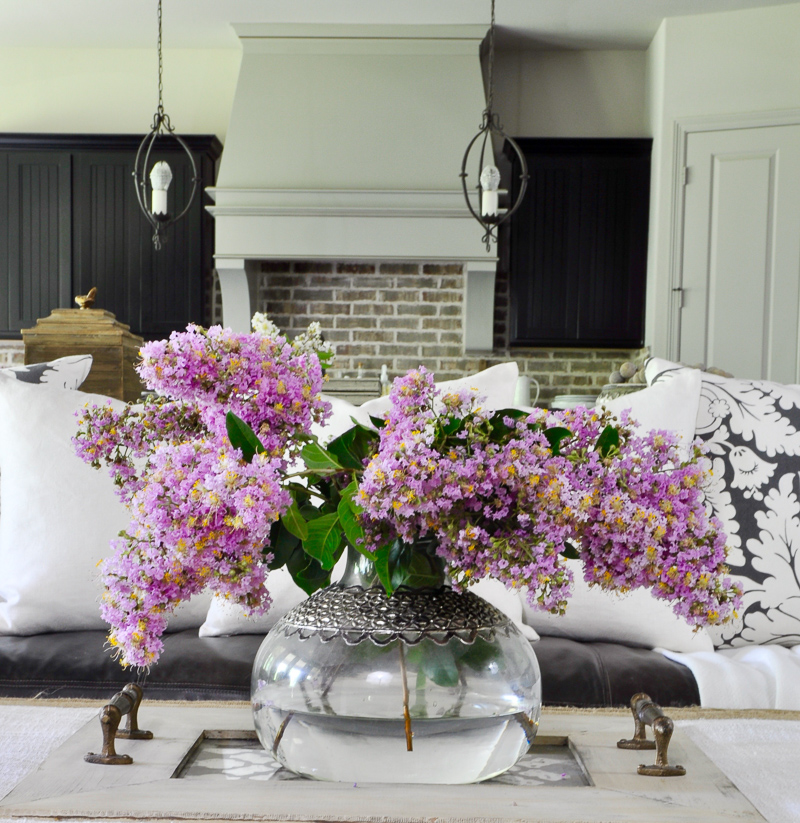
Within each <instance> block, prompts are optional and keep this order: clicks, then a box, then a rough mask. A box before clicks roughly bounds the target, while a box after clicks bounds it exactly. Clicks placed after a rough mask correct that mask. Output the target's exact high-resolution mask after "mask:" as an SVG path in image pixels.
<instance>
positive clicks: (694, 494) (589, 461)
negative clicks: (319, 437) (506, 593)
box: [358, 369, 739, 625]
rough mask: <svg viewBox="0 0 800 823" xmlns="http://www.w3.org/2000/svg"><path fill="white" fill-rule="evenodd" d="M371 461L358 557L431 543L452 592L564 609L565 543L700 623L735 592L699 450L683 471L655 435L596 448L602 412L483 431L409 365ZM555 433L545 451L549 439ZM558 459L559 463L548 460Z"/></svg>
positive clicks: (719, 611)
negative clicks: (478, 591) (484, 581)
mask: <svg viewBox="0 0 800 823" xmlns="http://www.w3.org/2000/svg"><path fill="white" fill-rule="evenodd" d="M391 399H392V409H391V411H390V412H389V414H388V417H387V421H386V425H385V427H384V428H383V429H382V431H381V442H380V449H379V452H378V454H377V455H376V456H375V457H374V458H373V459H372V460H371V461H370V463H369V465H368V466H367V468H366V470H365V472H364V476H363V479H362V481H361V484H360V487H359V493H358V502H359V504H360V506H361V507H362V510H363V516H362V520H363V524H364V527H365V531H366V534H367V547H368V548H369V549H371V550H376V549H377V548H378V547H380V546H381V545H383V544H385V543H386V542H387V541H388V540H391V539H394V538H396V537H400V538H402V539H403V540H405V541H406V542H413V540H414V539H415V537H418V536H419V537H422V536H425V535H429V534H431V535H433V536H435V537H436V539H437V541H438V546H439V548H438V552H439V554H440V555H441V556H442V557H444V558H445V559H446V561H447V564H448V566H449V568H450V571H451V574H452V576H453V579H454V581H455V582H456V583H457V584H459V585H469V583H470V582H472V581H474V580H477V579H479V578H482V577H485V576H492V577H496V578H499V579H501V580H503V581H504V582H505V583H506V584H507V585H508V586H512V587H520V588H525V589H527V590H528V597H529V600H530V602H531V603H532V604H536V605H538V606H539V607H541V608H543V609H547V610H549V611H553V612H562V611H563V610H564V608H565V607H566V601H567V598H568V596H569V593H570V587H571V583H572V580H571V575H570V572H569V570H568V568H567V567H566V565H565V562H564V557H563V556H562V555H561V553H560V552H561V550H562V547H563V546H564V544H565V542H566V541H573V542H574V543H575V544H576V545H577V547H578V549H579V552H580V557H581V560H582V561H583V566H584V569H585V576H586V579H587V580H589V581H590V582H592V583H596V584H599V585H601V586H604V587H606V588H610V589H618V590H623V591H625V590H628V589H632V588H638V587H647V588H650V589H651V590H652V592H653V594H654V595H655V596H656V597H661V598H664V599H667V600H671V601H673V602H674V609H675V611H676V613H678V614H680V615H682V616H683V617H684V618H685V619H686V620H687V621H688V622H689V623H691V624H694V625H702V624H708V623H716V622H721V621H724V620H727V619H729V618H730V617H731V616H732V614H733V610H734V609H735V608H736V606H737V604H738V602H739V593H738V590H737V589H736V588H735V586H734V585H733V584H732V583H731V581H730V580H729V579H728V578H726V577H725V572H726V569H725V566H724V560H725V536H724V534H723V533H722V532H721V530H720V526H719V523H718V522H716V521H714V520H710V519H709V518H708V517H707V515H706V511H705V507H704V502H703V494H702V485H703V480H704V469H703V466H702V465H701V463H700V462H699V461H698V458H699V457H700V454H699V451H696V454H695V457H694V458H693V459H692V460H691V461H690V462H688V463H687V464H681V463H680V461H679V460H678V456H677V451H676V448H675V442H674V440H673V439H671V436H670V435H668V434H667V433H665V432H661V433H659V432H651V433H650V434H648V435H647V436H644V437H640V436H637V435H635V434H634V433H633V430H632V428H631V427H630V426H628V425H626V421H623V424H622V425H621V426H620V427H619V433H620V438H619V444H618V446H614V447H613V448H610V449H607V450H603V449H601V448H598V447H597V444H598V440H599V438H600V436H601V434H602V432H603V431H604V429H605V428H606V426H607V425H608V424H609V422H614V421H612V420H611V418H610V416H609V415H607V414H603V413H600V412H597V411H592V410H587V409H583V408H579V409H575V410H571V411H566V412H561V413H557V412H554V413H548V412H545V411H542V410H537V411H536V412H534V413H533V414H531V415H530V416H529V417H527V418H523V419H519V420H515V419H512V418H511V417H510V416H509V417H507V418H505V420H503V421H500V423H501V426H502V427H503V428H501V429H499V433H498V425H497V421H495V422H494V424H493V422H492V419H491V418H490V415H489V414H488V413H487V412H485V411H484V410H482V409H481V408H480V406H479V400H478V398H476V397H475V396H473V393H470V392H462V393H460V394H459V395H451V396H445V397H443V398H441V399H439V398H437V390H436V389H435V387H434V383H433V376H432V375H431V374H429V373H427V372H426V371H425V369H420V370H419V371H415V372H410V373H409V374H408V375H407V376H406V377H405V378H402V379H397V380H396V381H395V383H394V387H393V390H392V394H391ZM556 427H563V428H564V429H567V430H568V432H565V437H564V439H563V440H561V442H560V446H559V448H558V449H556V450H551V447H550V441H549V440H548V439H547V436H546V434H545V430H546V429H553V428H556ZM554 451H555V452H557V453H554Z"/></svg>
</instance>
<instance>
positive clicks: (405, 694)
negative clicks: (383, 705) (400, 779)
mask: <svg viewBox="0 0 800 823" xmlns="http://www.w3.org/2000/svg"><path fill="white" fill-rule="evenodd" d="M398 648H399V649H400V671H401V673H402V675H403V718H404V719H405V724H406V751H408V752H413V751H414V744H413V742H412V737H413V732H412V731H411V712H410V711H409V709H408V672H407V671H406V656H405V652H404V651H403V641H402V640H400V641H399V646H398Z"/></svg>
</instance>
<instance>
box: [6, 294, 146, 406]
mask: <svg viewBox="0 0 800 823" xmlns="http://www.w3.org/2000/svg"><path fill="white" fill-rule="evenodd" d="M22 339H23V341H24V343H25V363H26V364H28V363H44V362H46V361H48V360H55V359H56V358H58V357H67V356H68V355H72V354H91V355H92V370H91V371H90V372H89V376H88V377H87V378H86V380H85V382H84V384H83V385H82V386H81V391H85V392H93V393H95V394H105V395H108V396H109V397H116V398H117V399H118V400H126V401H130V400H137V399H138V398H139V396H140V394H141V392H142V390H143V388H144V387H143V385H142V383H141V381H140V380H139V375H138V374H136V371H135V369H134V364H135V363H136V362H137V361H138V360H139V348H140V347H141V345H142V343H143V342H144V341H143V340H142V338H141V337H138V336H137V335H135V334H132V333H131V331H130V327H129V326H127V325H125V323H120V322H119V320H117V318H116V317H115V316H114V315H113V314H112V313H111V312H110V311H105V310H104V309H91V308H89V309H53V311H52V312H51V314H50V316H49V317H45V318H43V319H39V320H37V321H36V325H35V326H34V327H33V328H32V329H22Z"/></svg>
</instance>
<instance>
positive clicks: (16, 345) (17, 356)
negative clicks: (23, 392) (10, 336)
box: [0, 340, 25, 368]
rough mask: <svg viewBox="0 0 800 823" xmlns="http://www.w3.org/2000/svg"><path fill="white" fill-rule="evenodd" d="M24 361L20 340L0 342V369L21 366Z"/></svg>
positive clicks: (23, 349) (23, 348) (22, 346)
mask: <svg viewBox="0 0 800 823" xmlns="http://www.w3.org/2000/svg"><path fill="white" fill-rule="evenodd" d="M24 359H25V346H24V344H23V342H22V341H21V340H0V368H6V367H7V366H21V365H22V363H23V361H24Z"/></svg>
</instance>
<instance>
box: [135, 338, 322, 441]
mask: <svg viewBox="0 0 800 823" xmlns="http://www.w3.org/2000/svg"><path fill="white" fill-rule="evenodd" d="M141 355H142V362H141V364H140V366H139V367H138V371H139V374H140V376H141V378H142V380H143V381H144V382H145V383H146V384H147V387H148V388H150V389H153V390H154V391H156V392H159V393H162V394H165V395H168V396H169V397H171V398H173V399H174V400H182V401H184V402H187V403H190V404H192V405H193V406H195V407H196V408H197V409H198V411H199V414H200V418H201V420H202V421H203V423H204V424H205V425H206V426H207V427H208V429H209V430H210V431H211V432H213V433H214V434H218V435H224V434H225V415H226V414H227V412H229V411H232V412H233V413H234V414H235V415H237V416H238V417H241V418H242V420H244V421H245V422H246V423H247V424H248V425H249V426H250V427H251V428H252V429H253V430H254V431H255V432H256V433H257V434H258V436H259V438H260V440H261V442H262V443H263V444H264V448H265V449H266V451H267V452H268V453H269V454H272V455H283V453H284V451H285V449H286V448H287V446H292V445H293V444H296V443H298V442H299V439H298V438H297V436H296V435H298V434H300V433H302V432H304V431H307V427H308V424H309V422H312V421H313V422H319V421H320V420H321V419H322V415H323V414H324V412H325V407H324V404H321V403H320V401H319V392H320V389H321V387H322V368H321V366H320V363H319V359H318V358H317V357H316V356H314V355H313V354H311V353H308V352H306V351H304V350H302V349H300V348H295V347H294V346H292V344H291V343H289V342H287V340H286V339H285V338H284V337H281V336H273V337H267V336H265V335H262V334H236V333H234V332H232V331H231V330H230V329H223V328H222V327H220V326H212V327H211V328H210V329H208V330H207V331H206V330H205V329H203V328H201V327H200V326H194V325H190V326H189V327H188V328H187V329H186V331H185V332H173V333H172V334H171V335H170V338H169V340H159V341H156V342H153V343H146V344H145V345H144V346H143V347H142V350H141Z"/></svg>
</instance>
